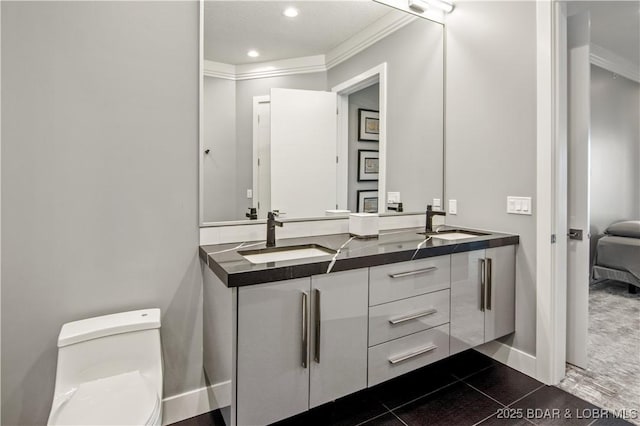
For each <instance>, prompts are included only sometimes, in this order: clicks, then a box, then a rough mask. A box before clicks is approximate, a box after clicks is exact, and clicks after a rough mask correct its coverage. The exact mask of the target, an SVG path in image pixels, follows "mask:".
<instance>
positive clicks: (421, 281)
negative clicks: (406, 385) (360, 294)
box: [368, 255, 451, 386]
mask: <svg viewBox="0 0 640 426" xmlns="http://www.w3.org/2000/svg"><path fill="white" fill-rule="evenodd" d="M450 263H451V256H449V255H446V256H437V257H430V258H427V259H420V260H414V261H410V262H401V263H394V264H390V265H382V266H376V267H373V268H370V270H369V305H370V307H369V368H368V385H369V386H374V385H377V384H378V383H382V382H384V381H386V380H389V379H391V378H393V377H397V376H400V375H402V374H405V373H407V372H409V371H412V370H415V369H416V368H420V367H424V366H425V365H428V364H431V363H433V362H435V361H438V360H440V359H442V358H446V357H447V356H449V316H450V315H449V308H450V291H449V287H450V275H451V272H450V271H451V267H450Z"/></svg>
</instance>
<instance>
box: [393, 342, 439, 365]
mask: <svg viewBox="0 0 640 426" xmlns="http://www.w3.org/2000/svg"><path fill="white" fill-rule="evenodd" d="M435 349H438V347H437V346H436V345H434V344H430V345H428V346H424V347H422V348H418V349H416V350H414V351H411V352H407V353H405V354H401V355H398V356H395V357H391V358H389V363H390V364H398V363H399V362H402V361H407V360H410V359H411V358H415V357H417V356H418V355H422V354H426V353H427V352H431V351H433V350H435Z"/></svg>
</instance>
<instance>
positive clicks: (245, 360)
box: [236, 269, 368, 425]
mask: <svg viewBox="0 0 640 426" xmlns="http://www.w3.org/2000/svg"><path fill="white" fill-rule="evenodd" d="M367 295H368V270H367V269H357V270H352V271H346V272H338V273H333V274H328V275H319V276H313V277H311V278H302V279H296V280H289V281H280V282H276V283H272V284H261V285H255V286H248V287H240V288H238V294H237V298H238V300H237V303H238V309H237V355H236V359H237V364H236V377H237V383H236V391H237V397H236V424H238V425H260V424H269V423H273V422H275V421H278V420H281V419H284V418H287V417H290V416H293V415H295V414H297V413H300V412H303V411H306V410H308V409H309V408H313V407H315V406H318V405H321V404H324V403H326V402H329V401H332V400H334V399H337V398H340V397H342V396H345V395H348V394H350V393H353V392H356V391H358V390H360V389H364V388H365V387H366V386H367V313H368V303H367V299H368V297H367Z"/></svg>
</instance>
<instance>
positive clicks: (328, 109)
mask: <svg viewBox="0 0 640 426" xmlns="http://www.w3.org/2000/svg"><path fill="white" fill-rule="evenodd" d="M336 129H337V115H336V94H335V93H332V92H318V91H312V90H292V89H271V208H272V209H277V210H279V211H281V212H284V213H286V215H287V216H288V217H312V216H323V215H324V212H325V210H327V209H335V208H336V131H337V130H336Z"/></svg>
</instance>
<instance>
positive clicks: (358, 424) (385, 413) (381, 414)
mask: <svg viewBox="0 0 640 426" xmlns="http://www.w3.org/2000/svg"><path fill="white" fill-rule="evenodd" d="M382 406H383V407H384V404H382ZM384 408H385V409H387V410H388V408H387V407H384ZM387 414H389V412H387V411H385V412H384V413H380V414H378V415H377V416H373V417H371V418H370V419H367V420H365V421H363V422H360V423H357V424H356V425H355V426H362V425H365V424H367V423H369V422H370V421H372V420H375V419H377V418H379V417H382V416H386V415H387Z"/></svg>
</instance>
